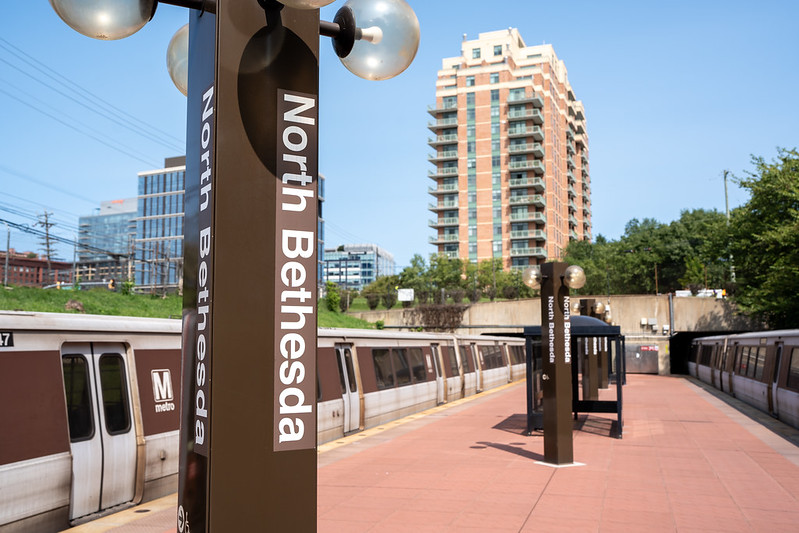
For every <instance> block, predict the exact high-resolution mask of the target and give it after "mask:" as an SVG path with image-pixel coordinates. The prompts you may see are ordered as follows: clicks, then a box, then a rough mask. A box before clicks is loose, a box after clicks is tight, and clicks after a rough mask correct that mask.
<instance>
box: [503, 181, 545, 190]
mask: <svg viewBox="0 0 799 533" xmlns="http://www.w3.org/2000/svg"><path fill="white" fill-rule="evenodd" d="M508 186H509V187H510V188H511V189H518V188H521V187H532V188H533V190H534V191H535V192H544V188H545V187H544V180H542V179H541V178H538V177H534V178H511V179H510V181H509V182H508Z"/></svg>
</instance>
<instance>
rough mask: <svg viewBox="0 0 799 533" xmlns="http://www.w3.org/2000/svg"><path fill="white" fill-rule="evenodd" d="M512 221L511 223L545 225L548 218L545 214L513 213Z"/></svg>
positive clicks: (533, 212)
mask: <svg viewBox="0 0 799 533" xmlns="http://www.w3.org/2000/svg"><path fill="white" fill-rule="evenodd" d="M510 220H511V222H535V223H541V224H545V223H546V221H547V217H546V215H545V214H544V213H539V212H536V211H527V212H524V213H511V214H510Z"/></svg>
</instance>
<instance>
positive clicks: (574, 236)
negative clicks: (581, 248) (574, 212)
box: [569, 229, 580, 241]
mask: <svg viewBox="0 0 799 533" xmlns="http://www.w3.org/2000/svg"><path fill="white" fill-rule="evenodd" d="M569 239H570V240H572V241H578V240H580V237H579V236H578V235H577V232H576V231H574V230H573V229H572V230H569Z"/></svg>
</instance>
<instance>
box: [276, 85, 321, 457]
mask: <svg viewBox="0 0 799 533" xmlns="http://www.w3.org/2000/svg"><path fill="white" fill-rule="evenodd" d="M278 109H279V111H278V115H279V116H278V146H277V149H278V167H277V176H278V177H279V178H280V179H279V180H278V182H277V187H278V206H279V208H278V212H277V213H276V220H277V225H276V229H277V239H278V240H277V243H276V254H275V255H276V259H277V268H276V270H277V272H276V274H277V279H276V280H275V293H276V295H279V297H278V298H276V302H275V306H276V309H275V311H276V317H275V326H276V328H275V329H276V330H277V331H276V335H275V339H276V346H275V355H274V357H275V378H274V383H275V406H274V410H275V416H274V421H275V425H274V436H275V439H274V449H275V451H282V450H296V449H307V448H313V447H314V446H315V445H316V428H315V421H316V413H315V410H316V409H315V407H316V404H315V382H316V379H315V374H314V373H315V368H316V361H315V359H314V358H315V355H316V274H315V273H316V251H317V246H318V242H317V237H316V227H317V226H316V225H317V222H318V220H317V215H316V202H317V189H316V187H317V181H316V176H315V173H316V159H317V154H316V149H317V137H318V134H317V130H316V117H317V106H316V97H315V96H313V95H305V94H297V93H289V92H286V91H279V96H278Z"/></svg>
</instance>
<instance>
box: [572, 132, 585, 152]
mask: <svg viewBox="0 0 799 533" xmlns="http://www.w3.org/2000/svg"><path fill="white" fill-rule="evenodd" d="M574 142H575V143H577V144H578V145H579V146H580V147H582V149H583V150H585V135H584V134H580V135H575V136H574Z"/></svg>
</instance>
